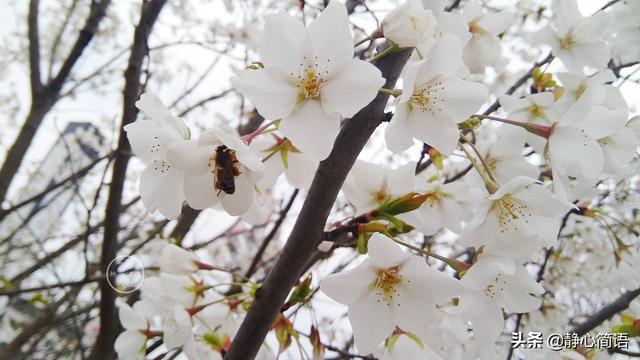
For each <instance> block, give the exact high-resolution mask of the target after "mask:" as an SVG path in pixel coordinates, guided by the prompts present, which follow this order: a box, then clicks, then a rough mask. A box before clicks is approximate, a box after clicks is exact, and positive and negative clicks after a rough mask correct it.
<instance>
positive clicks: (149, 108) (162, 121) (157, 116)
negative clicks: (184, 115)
mask: <svg viewBox="0 0 640 360" xmlns="http://www.w3.org/2000/svg"><path fill="white" fill-rule="evenodd" d="M135 105H136V107H137V108H138V109H140V110H142V111H143V112H144V113H145V115H147V116H148V117H150V118H151V119H152V120H154V121H155V122H157V123H158V125H160V127H162V128H163V129H166V130H167V131H170V132H174V133H175V134H176V136H177V137H178V138H179V139H181V140H187V139H189V138H190V137H191V131H190V130H189V128H188V127H187V125H185V123H184V122H183V121H182V120H180V119H179V118H177V117H175V116H174V115H173V114H172V113H171V112H170V111H169V109H168V108H167V106H166V105H165V104H164V103H163V102H162V100H160V98H159V97H158V96H157V95H155V94H151V93H144V94H142V95H141V96H140V100H138V101H136V104H135Z"/></svg>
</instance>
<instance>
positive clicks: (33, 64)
mask: <svg viewBox="0 0 640 360" xmlns="http://www.w3.org/2000/svg"><path fill="white" fill-rule="evenodd" d="M39 5H40V0H31V1H30V2H29V15H28V18H27V21H28V23H29V30H28V33H29V70H30V71H31V74H30V75H31V76H30V77H31V98H32V99H35V98H36V97H37V96H38V93H39V92H40V88H42V80H41V79H40V34H39V33H38V8H39Z"/></svg>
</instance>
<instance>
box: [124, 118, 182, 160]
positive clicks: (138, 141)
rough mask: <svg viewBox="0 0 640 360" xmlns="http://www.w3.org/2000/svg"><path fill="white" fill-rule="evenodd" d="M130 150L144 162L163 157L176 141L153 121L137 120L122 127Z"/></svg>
mask: <svg viewBox="0 0 640 360" xmlns="http://www.w3.org/2000/svg"><path fill="white" fill-rule="evenodd" d="M124 130H125V131H126V132H127V138H128V139H129V143H130V144H131V150H133V153H134V154H136V156H137V157H139V158H141V159H142V161H144V162H150V161H153V160H157V159H162V158H164V156H165V154H166V152H167V149H168V148H169V147H170V146H171V145H173V143H174V142H175V141H176V139H175V137H171V136H170V135H169V134H167V133H166V131H163V130H162V128H161V127H160V126H158V124H157V123H156V122H155V121H149V120H138V121H135V122H133V123H131V124H128V125H126V126H125V127H124Z"/></svg>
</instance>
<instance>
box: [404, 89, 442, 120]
mask: <svg viewBox="0 0 640 360" xmlns="http://www.w3.org/2000/svg"><path fill="white" fill-rule="evenodd" d="M441 91H444V87H443V86H442V81H432V82H429V83H428V84H427V85H426V86H425V87H423V88H421V89H416V90H414V92H413V94H412V95H411V98H410V99H409V106H410V109H412V108H413V106H415V107H417V108H418V109H419V110H420V111H422V112H430V113H431V114H432V115H435V114H436V112H441V111H442V107H441V106H442V103H444V99H443V97H442V94H441V93H440V92H441Z"/></svg>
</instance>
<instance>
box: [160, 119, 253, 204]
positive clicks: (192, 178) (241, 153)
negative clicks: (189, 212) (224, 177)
mask: <svg viewBox="0 0 640 360" xmlns="http://www.w3.org/2000/svg"><path fill="white" fill-rule="evenodd" d="M221 149H222V151H232V152H233V153H234V156H235V158H236V160H237V161H238V163H237V164H235V165H234V166H236V167H237V168H236V169H237V170H239V174H237V175H236V174H234V176H233V178H234V187H235V189H234V190H233V191H232V192H229V191H226V190H223V189H222V188H220V187H219V186H217V185H216V178H217V176H218V174H217V170H216V163H217V160H216V159H217V157H218V156H220V155H219V154H218V152H219V151H221ZM168 158H169V159H170V161H171V162H172V163H173V164H175V166H176V167H177V168H178V169H180V170H181V171H184V173H185V175H184V177H185V179H184V195H185V197H186V200H187V204H189V206H191V207H192V208H194V209H204V208H208V207H211V206H213V205H216V204H218V203H221V204H222V207H223V208H224V210H225V211H226V212H227V213H229V215H233V216H235V215H241V214H243V213H244V212H246V211H247V210H248V209H249V207H250V206H251V204H252V203H253V201H254V199H255V191H256V190H255V185H256V184H257V183H258V181H259V180H260V178H261V177H262V171H263V165H262V162H260V159H259V158H258V156H257V155H256V153H255V152H254V151H253V150H252V149H251V148H249V146H248V145H246V144H245V143H244V142H242V140H240V138H239V137H237V136H235V135H232V134H229V133H226V132H225V131H222V130H221V129H212V130H210V131H208V132H206V133H204V134H202V136H200V138H199V139H198V140H188V141H183V142H180V143H177V144H175V145H174V146H172V147H171V148H170V149H169V152H168Z"/></svg>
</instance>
